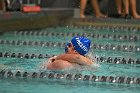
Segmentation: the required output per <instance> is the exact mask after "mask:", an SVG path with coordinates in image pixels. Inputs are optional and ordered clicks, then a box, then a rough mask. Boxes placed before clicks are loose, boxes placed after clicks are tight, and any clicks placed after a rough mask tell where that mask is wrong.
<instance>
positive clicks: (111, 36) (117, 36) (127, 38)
mask: <svg viewBox="0 0 140 93" xmlns="http://www.w3.org/2000/svg"><path fill="white" fill-rule="evenodd" d="M15 35H31V36H57V37H58V36H59V37H60V36H63V37H64V36H72V37H73V36H86V37H92V38H107V39H113V40H117V41H133V42H134V41H139V40H140V36H139V35H122V34H96V33H91V32H86V33H85V32H80V33H77V32H47V31H46V32H42V31H41V32H39V31H16V32H15Z"/></svg>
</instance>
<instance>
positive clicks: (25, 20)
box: [0, 9, 140, 31]
mask: <svg viewBox="0 0 140 93" xmlns="http://www.w3.org/2000/svg"><path fill="white" fill-rule="evenodd" d="M73 12H74V10H73V9H51V10H50V9H44V10H42V12H40V13H22V12H0V31H13V30H27V29H42V28H46V27H51V26H66V25H77V26H103V27H106V26H107V27H108V26H109V27H137V28H140V20H137V19H123V18H95V17H87V18H85V19H80V18H74V17H73V16H74V13H73Z"/></svg>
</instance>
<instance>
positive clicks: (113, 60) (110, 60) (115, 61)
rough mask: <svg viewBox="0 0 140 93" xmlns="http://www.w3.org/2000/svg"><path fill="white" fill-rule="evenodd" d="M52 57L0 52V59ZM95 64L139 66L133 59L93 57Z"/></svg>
mask: <svg viewBox="0 0 140 93" xmlns="http://www.w3.org/2000/svg"><path fill="white" fill-rule="evenodd" d="M52 56H54V55H50V54H30V53H9V52H0V58H25V59H34V58H39V59H44V58H50V57H52ZM95 59H96V61H97V62H100V63H113V64H140V59H139V58H138V59H133V58H123V57H104V56H95Z"/></svg>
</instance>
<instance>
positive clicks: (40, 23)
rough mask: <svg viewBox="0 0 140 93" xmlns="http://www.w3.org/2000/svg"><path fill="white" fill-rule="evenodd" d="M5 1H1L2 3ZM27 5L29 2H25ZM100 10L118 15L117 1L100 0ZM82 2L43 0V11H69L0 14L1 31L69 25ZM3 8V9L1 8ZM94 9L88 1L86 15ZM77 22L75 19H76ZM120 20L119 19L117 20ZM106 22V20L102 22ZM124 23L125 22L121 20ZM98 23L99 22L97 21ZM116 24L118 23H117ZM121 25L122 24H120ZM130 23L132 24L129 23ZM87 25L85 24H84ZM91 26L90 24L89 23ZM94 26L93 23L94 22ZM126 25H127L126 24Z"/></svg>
mask: <svg viewBox="0 0 140 93" xmlns="http://www.w3.org/2000/svg"><path fill="white" fill-rule="evenodd" d="M2 1H3V0H0V3H1V2H2ZM23 1H24V2H23V3H26V2H27V0H23ZM31 1H32V2H31V3H34V2H36V3H37V2H38V0H31ZM98 1H99V4H100V8H101V10H102V11H103V12H104V13H107V14H110V15H111V14H117V12H116V7H115V2H114V1H115V0H98ZM79 2H80V0H61V2H60V0H41V3H40V5H41V7H42V8H43V9H46V8H48V9H50V10H51V9H59V8H64V9H65V8H66V9H68V10H63V11H61V10H56V11H54V10H53V11H50V10H49V11H45V12H44V11H43V12H41V13H37V14H26V13H20V12H15V11H14V12H11V11H10V12H5V11H4V12H0V31H5V30H6V31H7V30H17V29H18V30H22V29H34V28H45V27H50V26H58V25H59V26H61V25H64V24H65V25H66V24H67V23H68V24H69V21H71V18H73V15H74V8H79ZM139 4H140V0H137V10H138V11H139V13H140V6H139ZM0 8H1V7H0ZM93 12H94V11H93V9H92V6H91V3H90V0H88V5H87V9H86V13H87V14H88V13H93ZM74 20H75V19H74ZM117 20H118V19H117ZM101 21H102V22H104V21H105V20H101ZM121 21H123V20H121ZM132 22H133V24H134V23H135V24H139V22H138V23H137V22H135V21H132ZM96 23H97V20H96ZM115 23H116V22H115ZM119 23H120V22H119ZM127 23H130V22H127ZM84 24H85V23H84ZM87 24H89V23H87ZM92 24H93V22H92ZM125 25H126V24H125Z"/></svg>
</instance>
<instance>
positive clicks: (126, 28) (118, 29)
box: [65, 25, 140, 33]
mask: <svg viewBox="0 0 140 93" xmlns="http://www.w3.org/2000/svg"><path fill="white" fill-rule="evenodd" d="M65 28H68V29H74V28H78V29H89V30H93V31H94V32H98V31H99V30H100V31H102V32H105V30H107V31H110V32H128V33H139V31H140V27H135V26H107V25H106V26H92V25H87V26H81V25H70V26H66V27H65Z"/></svg>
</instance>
